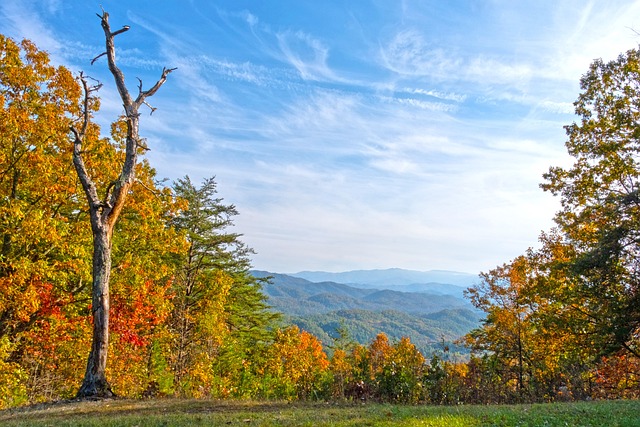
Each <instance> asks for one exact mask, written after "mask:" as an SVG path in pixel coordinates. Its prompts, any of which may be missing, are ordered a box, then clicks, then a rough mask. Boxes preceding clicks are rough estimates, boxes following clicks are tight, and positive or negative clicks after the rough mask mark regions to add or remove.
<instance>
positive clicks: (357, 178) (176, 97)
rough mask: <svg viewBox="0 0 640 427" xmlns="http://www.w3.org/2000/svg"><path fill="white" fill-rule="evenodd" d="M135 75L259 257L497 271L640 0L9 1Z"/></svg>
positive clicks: (82, 53)
mask: <svg viewBox="0 0 640 427" xmlns="http://www.w3.org/2000/svg"><path fill="white" fill-rule="evenodd" d="M101 6H102V7H103V8H104V10H106V11H107V12H109V15H110V23H111V26H112V29H113V30H114V31H115V30H116V29H119V28H121V27H122V26H123V25H129V26H130V27H131V29H130V30H129V31H127V32H126V33H123V34H121V35H119V36H117V37H116V49H117V58H118V64H119V66H120V67H121V68H122V70H123V72H124V73H125V76H126V78H127V82H128V85H129V88H130V90H131V91H132V92H134V93H135V92H136V91H137V84H138V81H137V78H140V79H141V80H142V82H143V85H144V87H145V88H148V87H150V86H151V85H153V83H155V81H156V80H157V79H158V78H159V76H160V73H161V72H162V68H163V67H168V68H172V67H177V70H176V71H175V72H173V73H171V74H170V76H169V79H168V81H167V82H166V84H165V85H164V86H163V87H162V88H161V90H160V91H158V93H156V95H155V96H153V97H152V98H149V100H148V101H149V103H150V104H151V105H152V106H153V107H154V108H157V110H156V111H155V112H154V114H153V115H146V113H145V114H144V115H143V117H142V118H141V135H142V136H144V137H146V138H147V144H148V146H149V147H150V148H151V150H150V151H149V153H148V154H147V155H146V157H147V158H148V160H149V162H150V163H151V165H152V166H154V167H155V168H156V170H157V172H158V176H159V177H161V178H167V180H168V181H167V183H169V184H170V183H171V182H172V181H173V180H176V179H178V178H181V177H184V176H185V175H188V176H189V177H190V178H191V179H192V180H193V181H195V182H200V181H201V180H202V179H204V178H208V177H213V176H215V179H216V182H217V184H218V192H219V196H220V197H222V198H223V199H224V202H225V203H229V204H234V205H235V206H236V208H237V210H238V212H239V215H238V216H237V217H236V218H235V227H234V229H233V231H235V232H238V233H242V234H243V237H242V240H243V241H244V242H245V243H246V244H247V245H248V246H250V247H252V248H253V249H254V250H255V251H256V254H255V255H254V256H253V258H252V259H253V266H254V267H255V268H256V269H261V270H268V271H271V272H278V273H293V272H297V271H301V270H324V271H332V272H337V271H346V270H357V269H385V268H406V269H412V270H420V271H426V270H434V269H435V270H452V271H460V272H467V273H473V274H475V273H479V272H481V271H489V270H490V269H493V268H495V267H496V266H498V265H502V264H503V263H506V262H509V261H510V260H512V259H513V258H515V257H516V256H518V255H521V254H523V253H524V252H525V251H526V250H527V248H529V247H537V245H538V237H539V235H540V233H541V232H542V231H545V230H549V229H550V228H551V227H552V226H553V215H554V213H555V212H556V211H557V210H558V209H559V201H558V200H556V199H555V198H554V197H553V196H551V195H550V194H548V193H545V192H543V191H542V190H541V189H540V188H539V184H540V183H541V182H543V177H542V175H543V173H544V172H546V171H547V170H548V169H549V167H551V166H569V165H570V164H571V158H570V157H569V156H568V155H567V154H566V151H565V147H564V142H565V140H566V136H565V133H564V129H563V126H565V125H568V124H570V123H572V122H573V121H574V120H576V119H577V118H576V116H575V115H574V114H573V102H574V101H575V100H576V99H577V97H578V95H579V93H580V77H581V75H583V74H584V73H585V72H586V71H587V70H588V67H589V65H590V63H591V62H592V61H593V60H594V59H596V58H602V59H603V60H605V61H608V60H612V59H615V58H616V57H617V56H618V55H619V54H621V53H623V52H624V51H626V50H628V49H632V48H635V47H637V45H638V43H639V41H640V35H639V31H640V2H638V1H616V0H611V1H606V2H604V1H585V0H576V1H574V0H540V1H535V2H520V1H512V0H486V1H481V0H477V1H471V0H467V1H461V0H460V1H458V0H451V1H444V0H440V1H435V0H404V1H401V0H368V1H365V0H350V1H339V0H323V1H301V0H273V1H268V2H267V1H260V0H253V1H248V0H218V1H210V0H190V1H189V0H163V1H160V0H136V1H129V2H124V1H115V0H101V1H100V2H92V1H85V0H41V1H31V0H2V2H0V33H2V34H4V35H6V36H9V37H12V38H13V39H15V40H20V39H22V38H28V39H30V40H32V41H33V42H35V43H36V45H37V46H38V47H39V48H41V49H43V50H46V51H47V52H48V53H49V54H50V56H51V59H52V61H53V62H54V63H56V64H61V65H65V66H67V67H68V68H70V69H71V70H72V71H74V72H76V73H78V72H80V71H84V72H85V74H88V75H89V76H91V77H93V78H96V79H98V80H100V81H101V82H103V83H104V86H103V88H102V89H101V91H100V96H101V98H102V110H101V112H100V113H99V115H98V117H97V120H98V122H99V123H101V124H102V125H103V126H104V127H103V128H104V129H108V126H107V125H108V123H110V122H111V121H112V120H114V119H115V118H116V117H117V116H119V115H120V114H121V113H122V104H121V102H120V100H119V98H118V97H117V93H116V90H115V86H114V84H113V79H112V78H111V76H110V75H109V74H108V70H107V68H106V61H105V60H104V58H102V59H99V60H97V61H96V63H95V64H94V65H90V62H91V59H93V58H94V57H96V56H98V55H99V54H100V53H102V52H103V51H104V33H103V32H102V29H101V27H100V19H99V18H98V17H97V16H96V14H97V13H101Z"/></svg>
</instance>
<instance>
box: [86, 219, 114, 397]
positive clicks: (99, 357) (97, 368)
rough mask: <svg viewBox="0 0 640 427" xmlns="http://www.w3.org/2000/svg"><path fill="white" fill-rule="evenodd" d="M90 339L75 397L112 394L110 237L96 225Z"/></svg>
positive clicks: (107, 395)
mask: <svg viewBox="0 0 640 427" xmlns="http://www.w3.org/2000/svg"><path fill="white" fill-rule="evenodd" d="M92 274H93V295H92V299H91V307H92V315H93V342H92V344H91V352H90V353H89V359H88V360H87V369H86V372H85V376H84V380H83V381H82V386H81V387H80V390H79V391H78V397H113V396H114V393H113V391H112V390H111V386H110V385H109V382H108V381H107V377H106V368H107V355H108V350H109V277H110V274H111V237H110V233H109V230H104V229H103V228H100V229H98V230H94V233H93V272H92Z"/></svg>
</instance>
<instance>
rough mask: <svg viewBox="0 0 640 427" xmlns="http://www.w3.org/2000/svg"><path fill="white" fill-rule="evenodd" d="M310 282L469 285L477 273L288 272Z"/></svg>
mask: <svg viewBox="0 0 640 427" xmlns="http://www.w3.org/2000/svg"><path fill="white" fill-rule="evenodd" d="M289 276H293V277H300V278H302V279H306V280H309V281H310V282H337V283H345V284H352V285H368V286H371V287H374V286H378V287H381V288H386V287H389V286H394V287H395V286H403V285H405V286H406V285H413V284H416V283H421V284H424V283H440V284H448V285H456V286H462V287H465V288H466V287H469V286H471V285H473V284H475V283H476V282H477V281H478V275H477V274H469V273H459V272H455V271H445V270H430V271H414V270H404V269H401V268H389V269H386V270H353V271H345V272H342V273H328V272H325V271H301V272H298V273H292V274H289Z"/></svg>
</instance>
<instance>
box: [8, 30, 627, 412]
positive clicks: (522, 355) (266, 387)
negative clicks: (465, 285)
mask: <svg viewBox="0 0 640 427" xmlns="http://www.w3.org/2000/svg"><path fill="white" fill-rule="evenodd" d="M639 62H640V61H639V54H638V51H637V50H632V51H629V52H627V53H626V54H625V55H622V56H620V58H618V59H617V60H616V61H612V62H610V63H607V64H605V63H603V62H602V61H596V62H595V63H594V64H593V65H592V67H591V69H590V70H589V72H588V73H587V74H586V75H585V76H584V78H583V79H582V89H583V93H582V94H581V95H580V98H579V99H578V101H577V102H576V112H577V114H578V115H579V116H580V117H581V121H580V122H579V123H574V124H572V125H570V126H568V127H567V133H568V136H569V140H568V142H567V148H568V150H569V153H570V154H571V155H572V156H573V157H574V158H575V164H574V165H573V166H572V167H571V168H568V169H562V168H552V169H550V171H549V173H548V174H546V175H545V179H546V181H545V183H544V184H543V187H544V189H546V190H548V191H551V192H552V193H554V194H557V195H559V196H560V197H561V200H562V205H563V208H562V210H561V211H560V212H559V213H558V214H557V217H556V222H557V228H556V229H554V230H552V231H551V232H549V233H546V234H544V235H542V236H541V243H542V245H541V248H540V249H537V250H533V249H532V250H529V251H528V252H527V253H526V254H525V255H523V256H521V257H518V258H516V259H515V260H513V261H512V262H510V263H508V264H505V265H504V266H501V267H498V268H496V269H495V270H493V271H491V272H488V273H484V274H483V275H482V281H481V283H480V284H478V285H477V286H475V287H473V288H471V289H470V290H469V291H468V296H469V298H470V299H471V301H472V303H473V304H474V305H475V306H476V307H477V308H480V309H482V310H483V311H484V312H485V313H486V319H485V320H484V322H483V324H482V326H481V327H480V328H478V329H476V330H474V331H473V332H471V333H470V334H468V335H467V336H465V337H464V339H463V342H464V343H465V344H466V345H468V346H469V347H470V348H471V349H472V350H473V354H472V356H471V358H470V360H469V361H467V362H464V363H454V362H452V361H448V360H447V349H446V348H443V349H442V352H441V353H439V354H435V355H433V354H432V355H422V354H421V353H420V352H419V351H418V350H417V349H416V347H415V345H414V344H413V343H411V342H410V341H409V340H408V339H406V338H404V339H401V340H399V341H398V342H389V340H388V339H387V338H386V336H385V335H382V334H381V335H378V336H377V337H376V339H375V340H373V341H372V342H371V343H370V344H369V345H366V346H363V345H355V344H354V343H353V342H351V341H350V339H349V338H348V337H349V333H348V331H346V330H344V329H342V328H339V329H340V330H339V331H338V332H339V333H338V336H337V338H336V339H335V341H334V342H332V343H325V344H326V345H327V346H328V347H327V348H329V349H330V352H329V353H330V354H331V357H329V356H328V354H327V352H326V351H325V348H323V345H322V343H321V342H320V341H319V340H318V339H317V338H316V337H314V336H313V335H311V334H309V333H308V332H305V331H301V330H299V329H298V328H297V327H286V325H282V324H281V323H279V320H278V316H277V314H275V313H273V312H272V311H271V310H270V309H269V307H268V306H267V305H266V301H265V297H264V295H263V294H262V292H261V285H262V283H264V282H262V281H261V279H257V278H255V277H253V276H252V275H251V274H249V270H250V256H251V253H252V252H251V250H250V248H247V247H246V246H245V245H244V244H243V243H242V242H241V241H240V236H239V235H238V234H235V233H233V232H231V231H230V227H231V226H232V222H233V217H234V216H235V215H237V211H236V209H235V207H234V206H232V205H226V204H224V202H223V200H222V199H221V198H220V197H218V196H217V190H216V184H215V181H214V179H213V178H210V179H207V180H205V181H204V182H203V183H202V184H200V185H196V184H194V183H192V182H191V180H190V179H189V178H188V177H185V178H183V179H180V180H178V181H177V182H175V183H173V184H172V185H164V184H163V183H161V182H158V181H157V179H156V176H155V171H154V170H153V168H152V167H151V166H150V165H149V164H148V163H146V162H141V163H139V164H138V165H137V171H136V179H137V180H136V183H135V184H134V187H133V190H132V192H131V194H130V197H129V199H128V201H127V204H126V206H125V208H124V210H123V211H122V214H121V217H120V220H119V221H118V223H117V225H116V230H115V232H114V235H113V241H112V255H113V260H112V261H113V262H112V268H111V271H112V274H111V319H110V322H111V340H110V359H109V364H108V376H109V379H110V382H111V386H112V388H113V391H114V392H115V393H116V394H117V395H120V396H131V397H141V396H153V395H171V396H188V397H216V398H222V397H235V398H287V399H298V398H332V399H348V400H381V401H393V402H406V403H416V402H429V403H443V404H453V403H504V402H524V401H553V400H558V399H585V398H637V397H640V381H639V376H640V359H639V356H640V354H639V348H638V340H639V338H640V293H639V291H638V289H639V281H640V264H638V254H639V253H640V246H639V244H640V239H639V238H638V236H640V196H639V195H638V194H639V193H638V192H639V185H638V184H639V183H638V177H639V176H640V167H639V166H638V161H639V160H640V156H639V155H638V154H639V153H638V151H639V150H640V144H638V140H640V134H639V133H638V132H639V131H638V129H640V126H639V123H638V119H639V117H640V93H638V91H639V90H640V89H639V88H640V85H638V82H640V75H639V73H640V66H639ZM89 101H90V102H89V104H90V105H89V109H88V110H87V104H85V105H83V104H82V102H83V97H82V90H81V88H80V87H79V84H78V81H77V80H76V79H74V77H73V75H72V74H71V73H70V72H69V71H68V70H67V69H65V68H64V67H53V66H52V65H51V64H50V63H49V59H48V57H47V55H46V53H44V52H41V51H39V50H38V49H37V48H36V47H35V46H34V45H33V44H32V43H30V42H28V41H23V42H22V43H20V44H18V43H15V42H14V41H13V40H11V39H9V38H6V37H3V36H0V104H1V105H2V109H1V110H0V240H1V241H0V406H2V407H7V406H14V405H19V404H23V403H28V402H38V401H45V400H56V399H62V398H69V397H73V396H74V395H75V393H76V391H77V387H78V385H79V384H80V382H81V380H82V376H83V369H84V366H85V362H86V358H87V355H88V352H89V349H90V347H91V345H90V342H91V329H92V325H91V313H92V307H91V289H90V287H91V286H90V283H91V275H92V271H91V256H92V250H93V248H92V239H91V230H90V224H89V217H88V210H87V207H86V202H85V203H83V201H84V199H83V194H82V188H81V186H80V183H79V181H78V178H77V176H76V174H75V173H74V171H73V164H72V150H73V143H72V141H71V138H70V131H69V130H70V127H71V126H72V125H74V124H76V123H80V122H82V120H83V119H85V118H86V117H83V114H84V112H85V111H89V112H95V111H97V109H98V107H99V100H98V99H97V98H91V99H90V100H89ZM101 135H102V134H101V131H100V129H99V128H98V126H97V125H95V124H93V123H91V124H90V125H89V126H88V128H87V129H86V132H85V141H84V144H83V157H84V159H85V163H86V167H87V169H88V170H89V171H90V172H91V174H92V176H93V177H94V181H95V182H96V186H97V187H98V189H97V192H98V194H100V195H102V196H104V197H105V199H106V194H108V193H109V190H110V188H111V186H112V182H113V180H114V179H116V177H117V171H116V170H115V168H114V164H118V163H120V161H121V159H122V156H123V153H124V152H123V140H124V138H125V135H124V127H123V125H122V122H121V121H116V122H115V123H114V124H113V126H112V129H111V136H110V137H109V138H103V137H102V136H101ZM144 149H145V148H144V146H143V145H142V144H141V146H140V150H141V151H144ZM425 356H427V357H428V358H427V357H425Z"/></svg>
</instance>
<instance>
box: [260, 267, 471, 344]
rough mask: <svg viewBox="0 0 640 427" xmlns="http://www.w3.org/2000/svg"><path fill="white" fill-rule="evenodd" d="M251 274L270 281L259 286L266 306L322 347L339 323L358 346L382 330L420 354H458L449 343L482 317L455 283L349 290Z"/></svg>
mask: <svg viewBox="0 0 640 427" xmlns="http://www.w3.org/2000/svg"><path fill="white" fill-rule="evenodd" d="M251 273H252V274H253V275H254V276H255V277H271V280H270V282H269V283H265V284H264V285H263V288H262V289H263V292H264V294H265V295H266V296H267V297H268V304H269V305H271V306H272V307H273V309H274V310H276V311H279V312H281V313H283V314H284V315H285V319H286V320H287V321H288V322H290V323H293V324H296V325H298V326H299V327H300V328H301V329H304V330H306V331H308V332H310V333H312V334H314V335H316V336H317V337H318V338H320V340H321V341H322V342H323V343H324V344H325V345H330V344H331V343H332V342H333V338H334V337H335V333H336V329H337V328H338V327H339V326H340V325H344V326H345V327H346V328H347V330H348V331H349V333H350V334H351V337H352V338H353V339H354V340H356V341H357V342H359V343H360V344H367V343H369V342H370V341H371V340H372V339H373V338H375V336H376V335H377V334H378V333H380V332H384V333H385V334H387V336H389V338H390V339H392V340H396V339H399V338H401V337H403V336H408V337H409V338H411V341H412V342H413V343H415V344H416V346H417V347H418V348H419V349H420V350H421V351H423V354H425V355H427V354H430V352H432V351H434V350H437V349H438V348H440V347H441V346H442V345H443V343H444V344H446V345H447V346H448V347H450V348H454V349H455V351H461V352H464V351H465V350H464V349H462V348H459V347H456V346H455V345H454V344H453V341H455V340H456V339H457V338H459V337H461V336H462V335H464V334H466V333H467V332H469V331H470V330H471V329H473V328H475V327H477V326H478V325H479V322H480V319H481V318H482V317H483V316H482V314H481V313H479V312H478V311H477V310H475V309H474V308H473V306H472V305H471V304H470V303H469V302H468V301H467V300H465V299H463V298H462V290H463V289H464V288H462V287H461V286H459V285H451V284H440V283H425V284H405V285H402V284H401V285H395V286H394V285H390V286H385V285H382V286H380V288H381V289H374V288H373V285H371V284H367V285H362V284H359V285H354V286H350V285H347V284H343V283H336V282H332V281H320V282H311V281H309V280H305V279H303V278H300V277H293V276H289V275H286V274H278V273H269V272H266V271H252V272H251ZM400 289H403V290H405V289H406V290H412V289H415V290H417V291H418V292H403V291H400Z"/></svg>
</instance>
